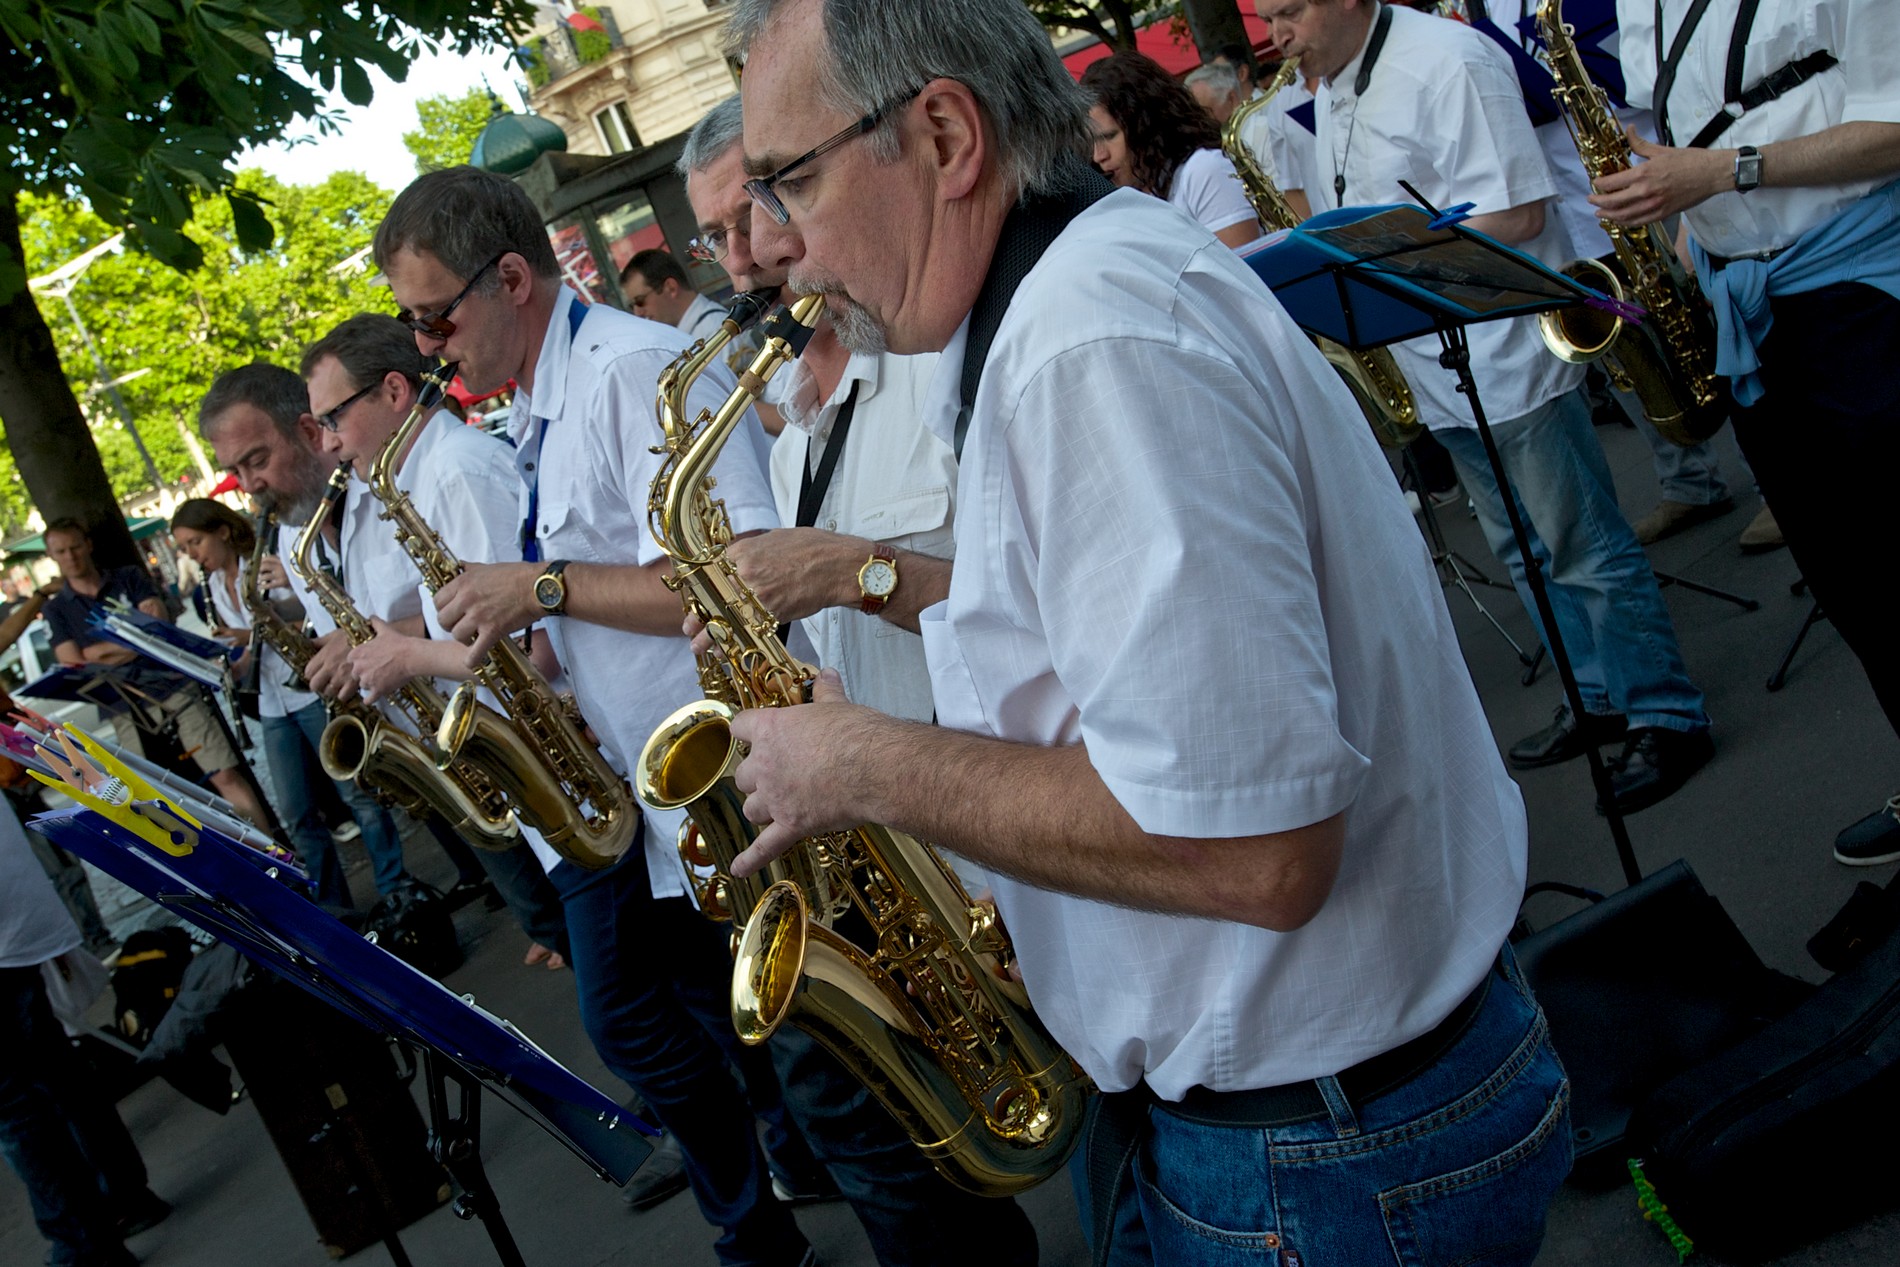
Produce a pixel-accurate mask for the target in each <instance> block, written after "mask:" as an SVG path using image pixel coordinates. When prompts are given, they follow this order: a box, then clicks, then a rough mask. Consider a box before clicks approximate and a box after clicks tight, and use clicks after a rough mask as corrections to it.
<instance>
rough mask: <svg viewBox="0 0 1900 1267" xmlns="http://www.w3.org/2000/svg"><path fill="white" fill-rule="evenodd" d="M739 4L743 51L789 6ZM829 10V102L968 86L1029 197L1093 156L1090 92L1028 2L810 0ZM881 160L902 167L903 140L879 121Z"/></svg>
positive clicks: (824, 93) (823, 71) (825, 78)
mask: <svg viewBox="0 0 1900 1267" xmlns="http://www.w3.org/2000/svg"><path fill="white" fill-rule="evenodd" d="M800 2H801V0H738V3H736V4H735V5H734V6H733V12H732V21H731V23H730V25H728V27H727V28H726V46H727V50H728V51H729V52H732V53H734V54H736V55H740V56H743V55H744V53H745V52H746V50H747V49H749V48H750V47H751V46H752V44H753V43H754V42H755V41H756V40H758V39H759V38H760V36H762V35H763V34H764V33H765V31H766V28H767V27H768V26H769V25H770V24H771V21H772V19H773V18H774V17H775V16H776V15H777V14H778V13H779V11H780V10H781V9H782V8H784V7H785V6H786V5H787V4H788V3H800ZM810 2H811V3H814V4H822V5H823V6H824V10H823V12H824V31H825V44H826V57H825V59H824V63H823V64H822V65H819V66H814V67H812V68H811V70H812V73H813V78H814V81H815V84H816V87H817V91H818V95H819V99H820V100H821V101H823V102H825V104H827V105H829V106H831V107H833V108H834V109H837V110H840V111H842V112H843V113H845V114H851V115H862V114H870V113H872V112H873V111H876V110H879V109H882V108H884V107H886V106H888V105H890V104H891V103H892V102H893V101H897V100H900V99H902V98H903V97H904V95H905V94H906V93H912V92H915V91H916V90H918V89H920V88H922V87H923V86H924V85H925V84H927V83H929V82H930V81H931V80H933V79H953V80H955V81H957V82H958V83H960V84H962V85H964V86H965V87H966V88H968V89H969V90H970V92H971V94H972V95H973V96H975V98H976V101H977V104H978V106H979V107H981V109H982V110H983V113H984V115H985V116H986V117H987V118H988V120H989V123H990V126H991V128H992V129H993V130H994V131H995V134H996V146H997V166H998V169H999V171H1000V172H1001V174H1002V177H1003V180H1004V183H1005V184H1006V185H1007V186H1008V187H1009V188H1011V189H1013V190H1014V191H1016V193H1018V194H1019V195H1026V194H1047V193H1053V192H1055V191H1057V190H1060V189H1062V188H1065V187H1067V186H1068V184H1069V182H1070V181H1071V180H1072V179H1073V177H1074V174H1075V173H1076V171H1077V162H1076V160H1078V159H1079V160H1080V161H1081V162H1082V163H1087V162H1088V160H1089V157H1090V155H1091V154H1092V153H1093V151H1094V142H1093V139H1092V135H1091V132H1090V130H1089V119H1088V110H1089V102H1088V97H1087V95H1086V94H1084V93H1083V91H1082V90H1081V88H1079V87H1078V86H1077V85H1076V82H1075V79H1074V78H1073V77H1072V76H1071V75H1070V74H1069V72H1068V69H1067V68H1066V67H1064V66H1063V64H1062V60H1061V58H1059V57H1057V56H1056V52H1055V47H1054V46H1053V45H1052V44H1050V42H1049V34H1048V32H1047V31H1045V30H1044V29H1043V27H1042V24H1041V23H1039V22H1037V21H1036V19H1035V17H1034V16H1033V15H1032V14H1031V13H1030V12H1029V8H1028V6H1027V5H1025V4H1023V3H1022V0H810ZM866 144H867V146H868V147H869V149H870V151H871V155H872V158H873V160H874V161H876V162H880V163H889V162H894V161H896V159H897V155H898V149H899V146H898V141H897V137H896V135H895V134H894V132H893V131H892V130H891V129H890V128H888V127H883V128H879V129H878V130H877V131H876V132H873V133H872V134H871V135H870V136H869V137H868V138H867V140H866Z"/></svg>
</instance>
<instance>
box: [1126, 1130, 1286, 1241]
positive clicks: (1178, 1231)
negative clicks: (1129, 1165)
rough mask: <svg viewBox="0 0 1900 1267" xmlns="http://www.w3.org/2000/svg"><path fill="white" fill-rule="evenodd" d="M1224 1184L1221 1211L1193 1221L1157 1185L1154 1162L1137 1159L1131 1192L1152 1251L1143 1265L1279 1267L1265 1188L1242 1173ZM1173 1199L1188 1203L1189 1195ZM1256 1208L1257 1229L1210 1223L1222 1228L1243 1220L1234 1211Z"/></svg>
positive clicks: (1276, 1234)
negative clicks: (1136, 1199)
mask: <svg viewBox="0 0 1900 1267" xmlns="http://www.w3.org/2000/svg"><path fill="white" fill-rule="evenodd" d="M1201 1177H1203V1176H1193V1178H1201ZM1225 1184H1226V1185H1227V1186H1228V1187H1229V1189H1230V1190H1229V1191H1228V1192H1227V1193H1225V1194H1223V1199H1221V1200H1219V1201H1218V1202H1217V1204H1218V1205H1220V1206H1222V1207H1225V1208H1224V1209H1219V1210H1214V1209H1208V1208H1202V1209H1201V1213H1202V1214H1203V1215H1204V1216H1207V1217H1201V1218H1197V1217H1196V1216H1195V1215H1193V1214H1191V1213H1189V1212H1188V1211H1187V1210H1185V1209H1183V1208H1182V1207H1181V1205H1180V1204H1178V1203H1177V1201H1176V1199H1175V1198H1171V1197H1169V1196H1168V1194H1166V1193H1164V1192H1163V1191H1162V1190H1161V1189H1160V1188H1159V1187H1158V1186H1157V1185H1156V1183H1155V1173H1154V1163H1153V1161H1152V1160H1151V1159H1150V1158H1148V1157H1147V1156H1146V1155H1143V1156H1140V1157H1138V1158H1137V1159H1136V1161H1135V1190H1136V1194H1137V1198H1138V1199H1139V1200H1140V1202H1141V1225H1142V1230H1143V1231H1144V1232H1146V1233H1147V1240H1148V1245H1149V1251H1150V1256H1149V1257H1148V1258H1147V1259H1146V1260H1145V1261H1147V1262H1151V1263H1154V1264H1156V1265H1157V1267H1159V1265H1160V1264H1163V1263H1180V1264H1192V1265H1193V1267H1280V1263H1281V1256H1280V1250H1281V1247H1282V1244H1283V1242H1282V1239H1281V1236H1280V1233H1279V1232H1278V1231H1276V1230H1274V1229H1272V1228H1270V1227H1267V1226H1266V1225H1265V1223H1266V1220H1267V1219H1269V1218H1271V1214H1270V1212H1269V1211H1268V1209H1267V1208H1266V1207H1267V1200H1266V1198H1267V1195H1268V1194H1267V1185H1266V1184H1265V1183H1264V1182H1263V1181H1260V1179H1259V1176H1258V1175H1257V1174H1247V1173H1244V1172H1243V1173H1235V1174H1231V1175H1229V1176H1227V1177H1226V1180H1225ZM1250 1185H1251V1190H1249V1188H1250ZM1202 1195H1205V1196H1211V1195H1213V1194H1202ZM1175 1197H1176V1198H1179V1199H1180V1200H1181V1201H1189V1200H1192V1197H1193V1194H1192V1193H1190V1192H1177V1193H1176V1194H1175ZM1256 1198H1257V1200H1256ZM1256 1203H1257V1204H1258V1205H1259V1207H1260V1209H1259V1211H1258V1214H1259V1217H1258V1219H1257V1220H1256V1223H1257V1224H1258V1225H1256V1226H1251V1227H1223V1226H1219V1225H1217V1224H1215V1223H1213V1222H1209V1221H1208V1219H1209V1218H1218V1219H1220V1220H1221V1222H1222V1223H1236V1222H1239V1221H1240V1220H1241V1219H1242V1218H1244V1217H1246V1216H1245V1215H1244V1214H1243V1213H1242V1212H1241V1210H1240V1209H1237V1208H1236V1206H1246V1205H1249V1204H1256ZM1196 1204H1197V1206H1198V1205H1200V1203H1196Z"/></svg>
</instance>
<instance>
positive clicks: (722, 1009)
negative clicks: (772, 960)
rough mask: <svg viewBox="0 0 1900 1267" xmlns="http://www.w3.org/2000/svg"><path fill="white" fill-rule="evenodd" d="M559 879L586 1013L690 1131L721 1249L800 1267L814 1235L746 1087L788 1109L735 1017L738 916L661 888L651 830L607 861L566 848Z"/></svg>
mask: <svg viewBox="0 0 1900 1267" xmlns="http://www.w3.org/2000/svg"><path fill="white" fill-rule="evenodd" d="M548 879H549V880H551V881H552V882H553V884H554V887H555V889H556V890H557V891H559V893H560V895H561V902H562V905H563V906H565V907H566V910H567V928H568V940H569V944H570V947H571V949H572V951H573V954H572V958H571V959H570V963H571V964H572V965H573V968H574V985H575V988H576V990H577V991H578V992H579V994H580V1012H581V1026H582V1028H584V1029H585V1030H586V1031H587V1036H588V1038H589V1039H590V1040H592V1042H593V1044H594V1050H595V1051H596V1052H598V1053H599V1055H600V1058H601V1061H602V1062H603V1063H604V1064H605V1065H606V1066H607V1068H608V1069H609V1070H611V1071H612V1072H613V1074H614V1076H615V1077H617V1078H620V1079H621V1080H622V1081H624V1082H626V1083H627V1084H628V1085H629V1086H631V1087H633V1089H634V1090H636V1091H638V1092H639V1093H640V1095H641V1097H642V1098H644V1099H645V1100H646V1102H647V1105H648V1107H649V1108H651V1109H652V1111H653V1115H654V1116H655V1117H656V1118H658V1119H659V1124H660V1125H661V1126H663V1127H665V1128H666V1131H667V1133H668V1134H670V1135H672V1136H673V1137H674V1139H675V1140H677V1141H678V1143H679V1146H680V1151H681V1153H682V1154H683V1155H684V1157H685V1162H686V1177H687V1180H688V1182H689V1183H690V1184H691V1186H692V1189H693V1196H694V1197H695V1198H696V1199H697V1200H698V1202H699V1208H700V1212H701V1213H702V1214H704V1215H705V1217H706V1221H707V1222H708V1223H711V1224H712V1225H713V1226H714V1227H716V1228H718V1229H720V1234H719V1237H718V1239H717V1240H716V1241H715V1242H714V1244H713V1248H714V1250H715V1251H716V1252H717V1253H718V1255H719V1261H720V1262H721V1263H723V1264H728V1265H729V1267H737V1265H744V1267H754V1265H757V1267H792V1265H793V1264H796V1263H797V1262H798V1261H799V1259H800V1258H801V1257H803V1255H804V1253H805V1250H806V1248H807V1247H808V1245H809V1242H807V1241H806V1240H805V1237H804V1234H803V1233H802V1232H800V1231H799V1230H798V1225H797V1224H796V1223H795V1222H793V1221H792V1216H791V1213H790V1211H789V1209H788V1208H787V1207H786V1206H785V1205H783V1204H782V1203H780V1202H779V1201H777V1200H775V1199H774V1198H773V1196H772V1179H771V1174H770V1172H769V1171H768V1170H767V1169H766V1163H765V1157H764V1155H763V1153H762V1152H761V1151H760V1148H759V1142H758V1136H757V1134H756V1133H755V1131H754V1127H753V1105H751V1104H748V1100H747V1093H748V1092H749V1093H751V1094H752V1095H753V1096H754V1097H755V1103H756V1102H757V1101H771V1102H772V1103H771V1109H772V1110H775V1111H776V1112H777V1113H778V1114H779V1115H780V1116H781V1120H782V1110H783V1106H782V1105H780V1104H778V1103H777V1102H776V1101H777V1096H776V1090H777V1083H776V1080H775V1078H774V1075H773V1072H772V1069H771V1066H770V1063H769V1061H768V1060H767V1059H766V1057H765V1055H764V1053H763V1052H760V1051H759V1050H758V1049H757V1048H749V1047H745V1046H744V1045H743V1044H741V1043H740V1042H739V1039H738V1036H737V1035H736V1034H734V1033H733V1030H732V1020H731V1014H730V1003H729V1001H730V998H731V991H732V959H731V956H730V955H729V954H728V953H727V951H726V938H727V930H726V929H725V928H724V927H722V926H720V925H716V924H714V923H713V922H712V921H711V920H709V919H707V918H706V917H705V916H704V915H701V914H700V913H699V911H698V910H697V909H696V908H695V907H694V906H693V904H692V903H691V902H689V901H687V900H686V899H685V898H682V897H672V898H660V899H655V898H654V897H653V893H652V888H651V886H650V885H649V884H648V882H647V864H646V855H645V852H644V851H643V850H642V849H641V847H640V842H639V841H638V840H636V841H635V842H634V844H633V846H632V847H631V848H629V849H628V850H627V852H626V854H625V856H623V857H622V859H621V860H620V862H619V863H617V864H616V865H614V866H611V867H608V868H606V869H605V870H602V871H586V870H583V869H582V868H580V867H577V866H574V865H573V864H572V863H565V862H564V863H562V864H560V865H559V866H557V867H555V868H554V870H553V871H551V872H549V873H548ZM729 1061H730V1062H731V1063H730V1064H729V1063H728V1062H729ZM735 1065H736V1066H737V1067H738V1068H739V1069H740V1071H741V1073H742V1075H743V1076H744V1077H745V1079H746V1088H747V1091H746V1092H742V1091H741V1090H740V1088H739V1085H738V1083H737V1082H735V1081H734V1079H733V1076H732V1072H731V1070H732V1067H733V1066H735ZM758 1107H759V1108H760V1111H761V1112H766V1111H767V1108H766V1105H764V1104H760V1105H759V1106H758ZM769 1121H770V1119H769V1117H768V1124H769Z"/></svg>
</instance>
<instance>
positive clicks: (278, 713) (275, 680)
mask: <svg viewBox="0 0 1900 1267" xmlns="http://www.w3.org/2000/svg"><path fill="white" fill-rule="evenodd" d="M204 584H205V591H206V592H207V593H208V594H210V595H211V608H212V610H213V611H215V612H217V614H218V623H219V624H221V625H224V626H225V627H227V628H230V629H251V630H252V631H253V633H254V632H255V624H254V622H253V620H252V617H251V610H250V608H248V607H246V606H245V605H244V600H243V599H242V598H241V597H239V596H238V595H236V594H233V593H232V592H231V589H230V587H229V586H227V585H226V584H225V583H224V577H223V576H222V575H221V574H219V573H216V572H214V573H211V574H210V575H208V576H206V577H205V581H204ZM238 584H239V585H242V584H243V574H242V570H240V572H239V580H238ZM290 596H291V591H290V590H284V589H277V590H272V591H271V592H270V594H269V595H268V597H269V598H270V599H271V601H273V602H282V601H283V600H284V599H286V598H289V597H290ZM250 645H251V654H252V655H257V656H262V657H263V659H261V660H259V661H258V662H257V715H258V716H259V717H288V716H289V715H290V714H292V713H294V712H297V711H298V710H299V709H303V708H307V707H309V706H310V705H312V704H314V703H316V702H317V697H316V695H315V694H314V693H313V692H310V691H306V690H296V689H292V687H291V685H290V679H291V676H292V674H291V670H290V665H289V663H288V662H287V661H286V660H285V659H284V657H282V656H280V655H278V654H277V648H275V647H273V646H271V645H270V643H268V642H266V641H264V639H262V638H257V637H253V638H252V639H251V644H250Z"/></svg>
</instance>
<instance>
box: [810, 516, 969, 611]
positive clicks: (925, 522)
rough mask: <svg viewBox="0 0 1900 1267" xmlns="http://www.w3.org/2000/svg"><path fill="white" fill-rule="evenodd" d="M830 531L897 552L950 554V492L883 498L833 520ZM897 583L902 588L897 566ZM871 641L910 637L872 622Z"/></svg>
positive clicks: (902, 579) (902, 582)
mask: <svg viewBox="0 0 1900 1267" xmlns="http://www.w3.org/2000/svg"><path fill="white" fill-rule="evenodd" d="M835 522H837V524H838V526H837V527H836V528H834V529H832V531H834V532H842V533H847V534H849V535H851V536H854V537H869V538H870V539H871V540H873V541H879V542H882V543H884V544H885V545H888V546H891V547H893V548H894V549H898V550H907V551H912V552H915V553H918V554H929V555H935V556H937V557H939V558H941V557H944V556H947V555H948V554H950V553H951V549H952V544H953V537H952V532H951V525H950V490H949V489H947V488H941V487H939V488H920V489H915V490H913V491H910V492H906V493H899V494H897V495H896V496H894V497H888V498H883V499H880V500H878V501H875V502H872V503H871V504H869V505H867V506H864V507H862V508H860V509H858V510H857V512H856V513H855V514H853V515H850V516H846V517H843V518H839V519H837V520H836V521H835ZM897 583H898V584H899V585H900V586H901V585H903V584H904V576H903V571H902V567H901V565H900V567H899V571H898V577H897ZM872 622H873V623H872V628H871V636H872V637H874V638H906V637H914V636H915V635H913V634H911V633H910V632H909V631H908V630H906V629H904V628H902V627H901V626H898V625H894V624H892V623H891V622H890V621H888V620H883V619H879V618H877V617H873V618H872Z"/></svg>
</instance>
